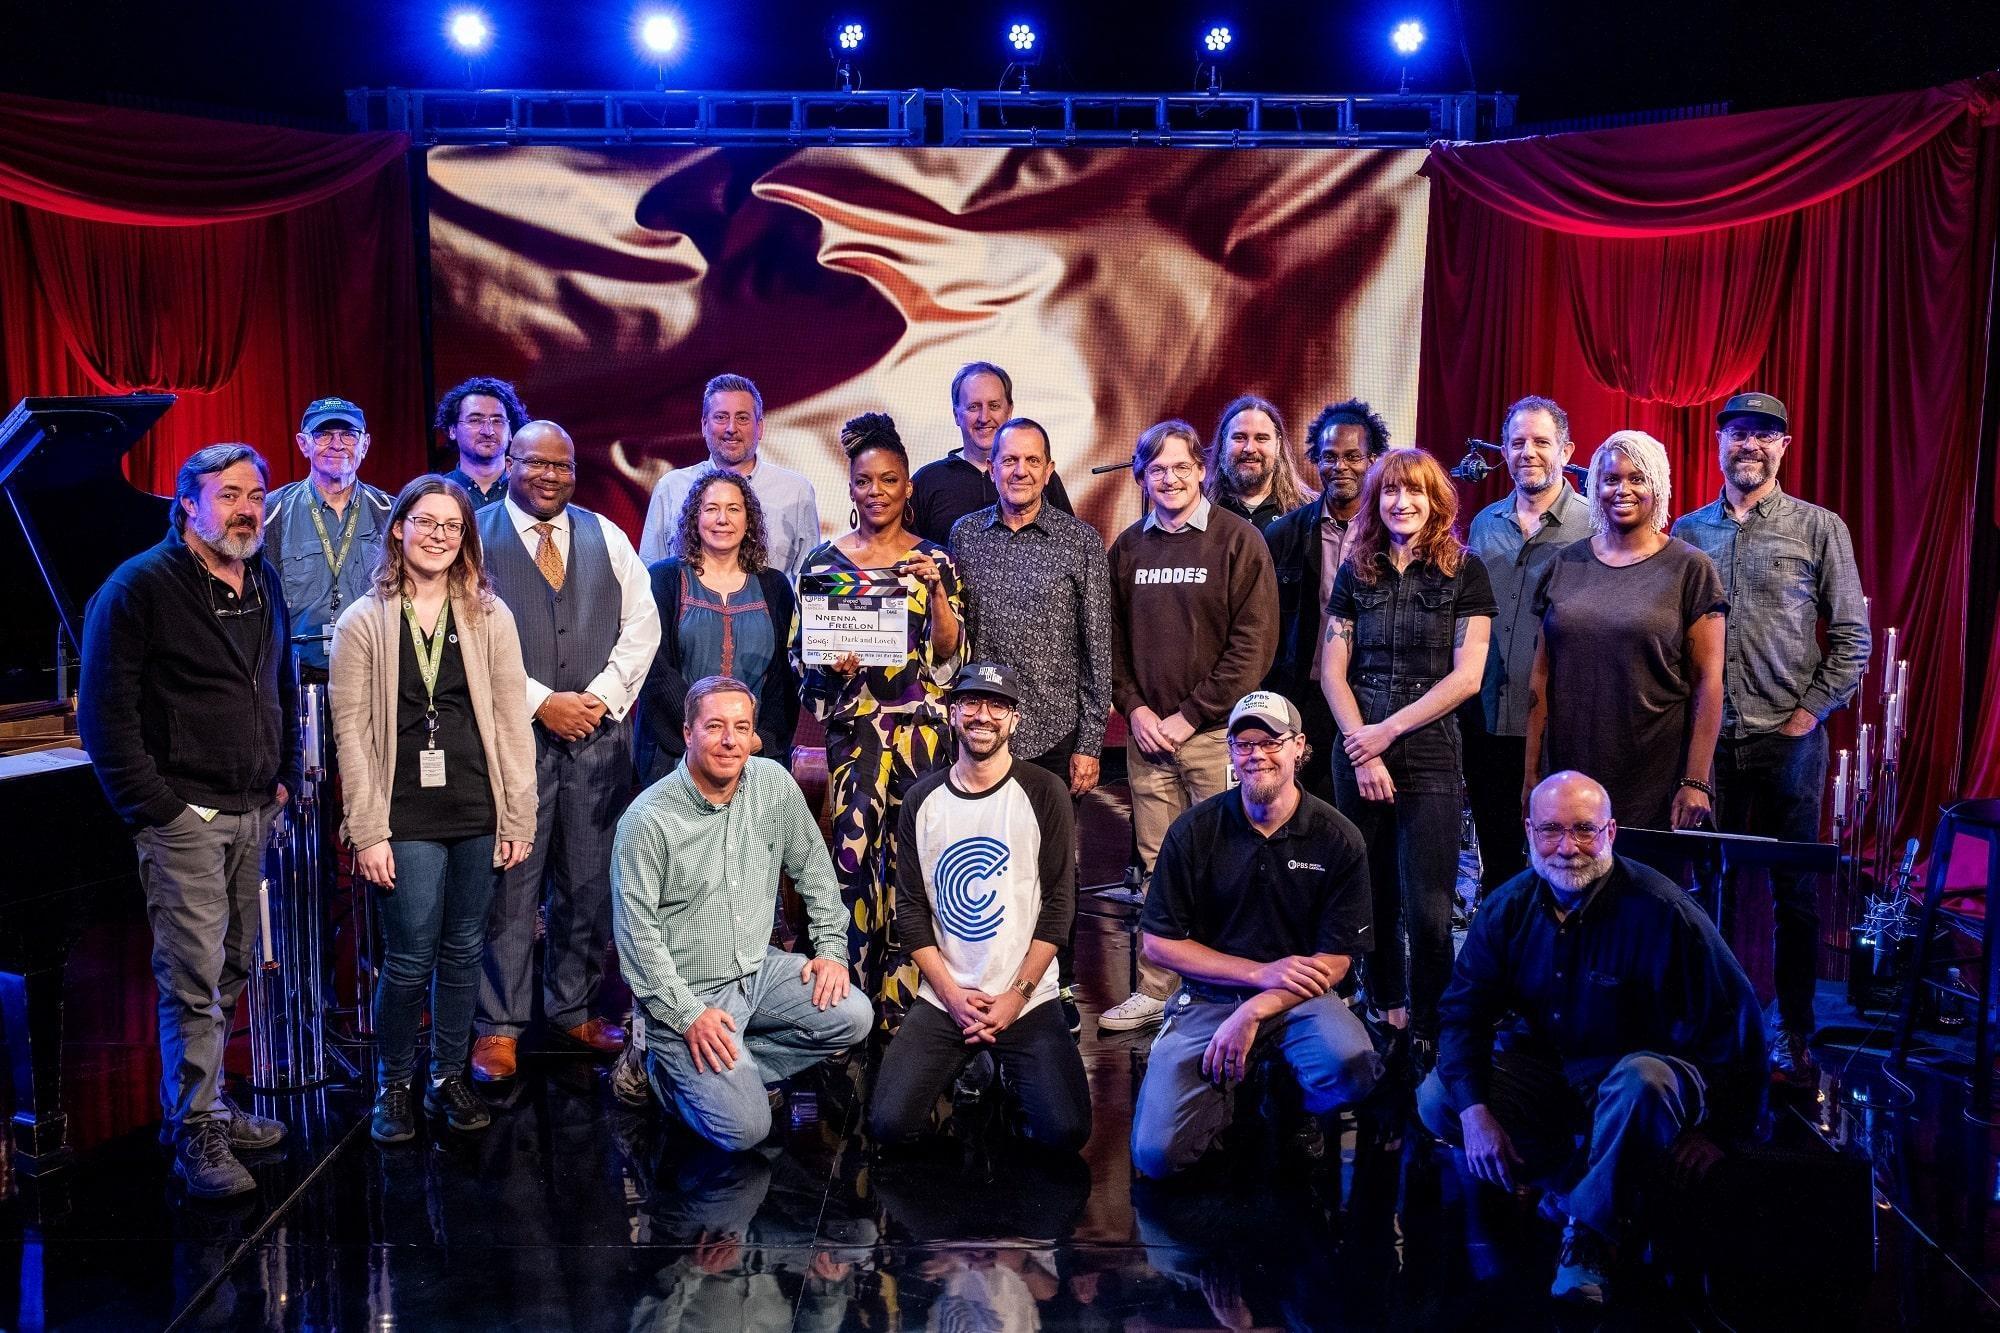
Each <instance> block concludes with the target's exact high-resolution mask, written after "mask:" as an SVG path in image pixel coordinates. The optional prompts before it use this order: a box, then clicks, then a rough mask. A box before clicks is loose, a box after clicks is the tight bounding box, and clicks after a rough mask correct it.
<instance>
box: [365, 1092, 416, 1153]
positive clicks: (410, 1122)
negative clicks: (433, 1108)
mask: <svg viewBox="0 0 2000 1333" xmlns="http://www.w3.org/2000/svg"><path fill="white" fill-rule="evenodd" d="M416 1136H417V1113H416V1112H415V1111H414V1110H413V1109H412V1108H411V1106H410V1085H409V1084H407V1083H391V1084H389V1085H388V1086H386V1087H384V1088H383V1089H382V1091H381V1092H379V1093H377V1094H376V1095H375V1111H374V1114H372V1115H370V1116H369V1117H368V1137H369V1138H372V1139H374V1140H375V1142H377V1143H408V1142H409V1141H410V1140H411V1139H413V1138H415V1137H416Z"/></svg>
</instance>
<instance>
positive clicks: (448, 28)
mask: <svg viewBox="0 0 2000 1333" xmlns="http://www.w3.org/2000/svg"><path fill="white" fill-rule="evenodd" d="M444 33H445V36H446V37H448V38H450V39H451V44H452V45H453V46H454V47H456V48H457V49H458V51H459V52H460V53H461V54H463V55H468V56H476V55H478V54H479V53H480V52H482V51H484V50H485V49H486V48H487V47H488V46H489V45H491V44H492V41H493V25H492V24H490V23H488V22H487V21H486V16H485V15H484V14H482V13H480V12H479V11H478V10H476V9H454V10H453V11H452V12H451V15H450V17H449V18H447V19H446V20H445V23H444Z"/></svg>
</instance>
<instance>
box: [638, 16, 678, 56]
mask: <svg viewBox="0 0 2000 1333" xmlns="http://www.w3.org/2000/svg"><path fill="white" fill-rule="evenodd" d="M680 44H681V25H680V21H679V20H678V19H676V18H675V17H674V16H673V15H672V14H661V13H657V12H655V13H651V14H647V15H645V16H643V17H642V18H641V19H640V20H639V45H640V46H643V47H644V48H645V49H646V53H647V54H648V55H651V56H653V57H655V58H658V57H660V56H665V55H672V54H673V53H674V52H675V51H677V50H679V49H680Z"/></svg>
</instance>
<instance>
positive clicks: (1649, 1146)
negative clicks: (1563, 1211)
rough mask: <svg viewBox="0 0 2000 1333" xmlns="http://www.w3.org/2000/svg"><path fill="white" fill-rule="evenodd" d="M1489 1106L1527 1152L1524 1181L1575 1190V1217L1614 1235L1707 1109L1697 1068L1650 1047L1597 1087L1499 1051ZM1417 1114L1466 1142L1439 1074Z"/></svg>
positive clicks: (1524, 1055) (1421, 1093)
mask: <svg viewBox="0 0 2000 1333" xmlns="http://www.w3.org/2000/svg"><path fill="white" fill-rule="evenodd" d="M1487 1107H1488V1109H1489V1110H1491V1111H1492V1112H1493V1117H1494V1119H1496V1120H1498V1121H1499V1122H1500V1128H1502V1129H1504V1130H1506V1131H1507V1137H1508V1138H1509V1139H1511V1140H1512V1141H1513V1144H1514V1150H1515V1151H1516V1152H1518V1153H1519V1154H1520V1155H1521V1158H1522V1166H1521V1167H1520V1168H1519V1170H1518V1171H1517V1173H1516V1178H1517V1179H1523V1180H1527V1181H1531V1182H1536V1183H1541V1184H1545V1185H1547V1186H1548V1187H1549V1188H1551V1189H1554V1190H1556V1191H1558V1192H1559V1193H1563V1194H1565V1195H1567V1198H1566V1199H1565V1201H1564V1202H1565V1206H1566V1207H1567V1209H1568V1212H1569V1215H1570V1216H1571V1217H1574V1218H1575V1219H1576V1220H1577V1221H1579V1222H1581V1223H1583V1224H1584V1225H1585V1226H1587V1227H1589V1228H1590V1229H1591V1230H1592V1231H1595V1232H1596V1233H1597V1234H1598V1235H1600V1236H1606V1237H1609V1238H1611V1239H1614V1240H1615V1239H1617V1238H1618V1235H1619V1231H1620V1223H1621V1222H1622V1221H1623V1220H1625V1219H1628V1218H1630V1217H1632V1216H1633V1215H1634V1214H1635V1213H1636V1212H1637V1211H1638V1200H1639V1198H1640V1195H1641V1192H1642V1190H1643V1188H1644V1186H1645V1184H1646V1183H1647V1181H1648V1180H1649V1179H1650V1178H1651V1177H1652V1175H1653V1172H1654V1170H1655V1168H1656V1166H1657V1164H1658V1162H1659V1160H1660V1157H1661V1155H1662V1154H1663V1153H1664V1152H1665V1151H1666V1148H1667V1146H1668V1145H1669V1144H1671V1143H1672V1142H1673V1141H1674V1139H1675V1138H1677V1137H1678V1136H1679V1135H1680V1132H1681V1131H1682V1130H1683V1129H1685V1128H1686V1127H1687V1126H1689V1125H1692V1124H1696V1123H1699V1122H1700V1120H1701V1119H1702V1116H1703V1115H1704V1114H1705V1110H1704V1107H1703V1103H1702V1090H1701V1077H1700V1075H1699V1074H1698V1073H1697V1072H1696V1071H1695V1069H1694V1068H1693V1066H1691V1065H1689V1064H1688V1063H1687V1062H1686V1061H1684V1060H1680V1059H1677V1058H1675V1057H1674V1056H1671V1055H1655V1054H1653V1053H1652V1052H1650V1051H1635V1052H1633V1053H1632V1054H1631V1055H1628V1056H1626V1057H1624V1058H1623V1059H1621V1060H1619V1061H1618V1062H1617V1063H1616V1064H1614V1065H1612V1066H1611V1069H1610V1071H1609V1072H1608V1073H1606V1074H1605V1076H1604V1078H1603V1079H1602V1080H1601V1081H1599V1082H1598V1083H1597V1084H1596V1085H1595V1086H1594V1087H1589V1086H1586V1087H1576V1086H1573V1085H1572V1084H1571V1083H1570V1082H1569V1080H1568V1079H1567V1078H1565V1077H1564V1075H1563V1070H1562V1066H1560V1065H1558V1064H1556V1063H1555V1062H1553V1061H1551V1060H1547V1059H1542V1058H1539V1057H1537V1056H1535V1055H1534V1054H1532V1053H1530V1052H1525V1051H1497V1052H1495V1053H1494V1056H1493V1074H1492V1077H1491V1079H1490V1080H1489V1081H1488V1083H1487ZM1417 1114H1418V1115H1419V1116H1421V1117H1422V1118H1423V1122H1424V1124H1425V1125H1426V1126H1427V1127H1428V1128H1429V1129H1430V1131H1431V1133H1433V1134H1435V1135H1437V1136H1438V1137H1439V1138H1441V1139H1444V1140H1445V1141H1446V1142H1448V1143H1450V1144H1451V1145H1452V1146H1453V1147H1455V1148H1456V1147H1463V1146H1464V1138H1463V1136H1462V1134H1461V1133H1460V1130H1459V1123H1458V1112H1457V1110H1455V1109H1454V1108H1453V1107H1452V1105H1451V1098H1450V1097H1449V1095H1448V1094H1446V1092H1445V1090H1444V1081H1443V1080H1442V1079H1441V1078H1439V1077H1438V1075H1437V1074H1435V1073H1433V1074H1432V1075H1431V1076H1430V1077H1429V1078H1428V1079H1426V1080H1424V1084H1423V1086H1422V1087H1420V1088H1419V1089H1417ZM1579 1135H1582V1136H1585V1143H1584V1150H1583V1152H1582V1153H1578V1152H1577V1149H1576V1140H1577V1137H1578V1136H1579Z"/></svg>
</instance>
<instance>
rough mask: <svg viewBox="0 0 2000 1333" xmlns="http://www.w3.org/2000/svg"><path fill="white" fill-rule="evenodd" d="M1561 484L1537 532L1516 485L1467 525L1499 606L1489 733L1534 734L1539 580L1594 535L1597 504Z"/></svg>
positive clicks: (1484, 702)
mask: <svg viewBox="0 0 2000 1333" xmlns="http://www.w3.org/2000/svg"><path fill="white" fill-rule="evenodd" d="M1561 485H1562V494H1560V495H1558V496H1557V497H1556V499H1555V503H1554V504H1551V505H1550V506H1549V507H1548V508H1547V509H1544V510H1543V511H1542V515H1541V524H1540V526H1539V527H1537V528H1536V529H1535V531H1534V534H1533V535H1532V536H1528V537H1523V536H1522V535H1521V525H1520V524H1519V523H1516V522H1515V521H1514V492H1512V491H1509V492H1507V494H1505V495H1503V496H1501V497H1500V498H1499V499H1498V500H1495V501H1494V502H1493V503H1492V504H1490V505H1488V506H1486V508H1484V509H1482V510H1480V511H1479V513H1478V514H1477V515H1475V516H1474V518H1473V520H1472V526H1471V527H1470V528H1469V529H1467V531H1466V535H1465V544H1466V545H1467V546H1468V547H1470V548H1471V550H1472V553H1473V554H1474V555H1476V556H1478V557H1479V559H1480V560H1481V562H1483V563H1484V564H1485V566H1486V577H1487V580H1488V582H1490V583H1491V584H1492V585H1493V602H1494V605H1495V606H1496V607H1497V608H1498V612H1497V614H1496V615H1495V616H1494V617H1493V638H1492V640H1491V641H1490V642H1489V643H1488V645H1487V648H1486V676H1485V678H1484V679H1483V680H1482V681H1481V682H1480V684H1479V704H1480V708H1481V710H1482V711H1483V712H1484V713H1485V714H1486V731H1487V733H1488V734H1489V735H1493V736H1525V735H1527V734H1528V674H1529V672H1530V671H1532V670H1533V668H1534V665H1535V648H1536V646H1537V645H1539V644H1540V643H1541V641H1542V618H1541V617H1540V616H1539V615H1537V614H1536V613H1535V608H1534V605H1533V603H1534V600H1535V586H1536V585H1537V584H1539V583H1540V582H1541V580H1542V574H1543V573H1544V572H1545V571H1546V570H1547V569H1548V567H1549V563H1550V562H1551V561H1553V560H1554V559H1555V558H1556V553H1557V552H1559V551H1561V550H1562V549H1563V547H1565V546H1568V545H1569V544H1570V543H1571V542H1576V541H1583V540H1585V539H1587V538H1588V537H1589V536H1590V506H1589V505H1588V504H1587V503H1585V501H1584V499H1583V497H1582V496H1580V495H1578V494H1577V493H1576V492H1575V491H1574V490H1572V489H1570V484H1569V483H1568V482H1567V481H1565V482H1563V483H1561Z"/></svg>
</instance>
